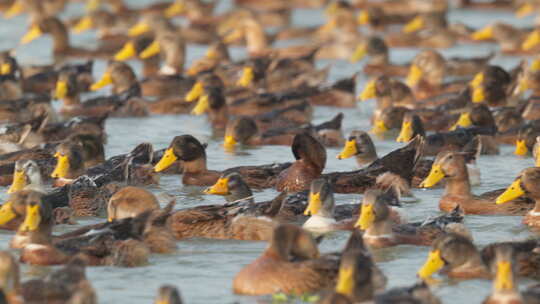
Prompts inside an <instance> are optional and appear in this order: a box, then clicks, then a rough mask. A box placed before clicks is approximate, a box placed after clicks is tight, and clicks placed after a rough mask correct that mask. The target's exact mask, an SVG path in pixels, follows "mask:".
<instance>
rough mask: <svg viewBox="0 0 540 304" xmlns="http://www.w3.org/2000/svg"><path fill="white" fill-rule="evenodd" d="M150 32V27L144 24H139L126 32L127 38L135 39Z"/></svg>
mask: <svg viewBox="0 0 540 304" xmlns="http://www.w3.org/2000/svg"><path fill="white" fill-rule="evenodd" d="M149 31H150V26H149V25H148V24H146V23H144V22H139V23H137V24H135V25H134V26H132V27H131V28H130V29H129V31H128V36H130V37H136V36H139V35H142V34H144V33H146V32H149Z"/></svg>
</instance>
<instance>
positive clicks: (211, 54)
mask: <svg viewBox="0 0 540 304" xmlns="http://www.w3.org/2000/svg"><path fill="white" fill-rule="evenodd" d="M204 57H206V58H207V59H212V60H213V59H218V58H219V54H218V51H217V50H216V49H214V48H209V49H208V50H207V51H206V53H205V54H204Z"/></svg>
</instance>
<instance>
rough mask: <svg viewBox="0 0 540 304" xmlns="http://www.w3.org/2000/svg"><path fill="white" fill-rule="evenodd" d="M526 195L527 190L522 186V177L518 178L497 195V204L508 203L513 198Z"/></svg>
mask: <svg viewBox="0 0 540 304" xmlns="http://www.w3.org/2000/svg"><path fill="white" fill-rule="evenodd" d="M523 195H525V191H524V190H523V188H522V187H521V178H518V179H516V180H515V181H514V182H513V183H512V184H511V185H510V186H508V188H507V189H506V190H505V191H504V192H503V193H502V194H501V195H499V196H498V197H497V199H496V200H495V203H496V204H497V205H500V204H504V203H507V202H509V201H511V200H515V199H516V198H518V197H520V196H523Z"/></svg>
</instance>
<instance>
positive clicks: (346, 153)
mask: <svg viewBox="0 0 540 304" xmlns="http://www.w3.org/2000/svg"><path fill="white" fill-rule="evenodd" d="M356 154H358V149H357V148H356V140H355V139H351V140H348V141H347V142H346V143H345V147H343V150H342V151H341V153H339V154H338V155H337V156H336V158H337V159H345V158H349V157H353V156H355V155H356Z"/></svg>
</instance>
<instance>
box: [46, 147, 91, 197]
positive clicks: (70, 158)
mask: <svg viewBox="0 0 540 304" xmlns="http://www.w3.org/2000/svg"><path fill="white" fill-rule="evenodd" d="M54 157H55V158H56V167H55V168H54V171H53V173H52V174H51V177H52V178H54V179H56V180H55V182H54V184H55V185H56V186H63V185H65V184H67V183H72V182H73V181H74V180H75V179H76V178H77V177H79V176H81V175H83V174H84V172H85V167H84V160H83V152H82V148H81V146H80V145H77V144H75V143H71V142H64V143H61V144H60V145H58V146H57V147H56V153H55V154H54Z"/></svg>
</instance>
